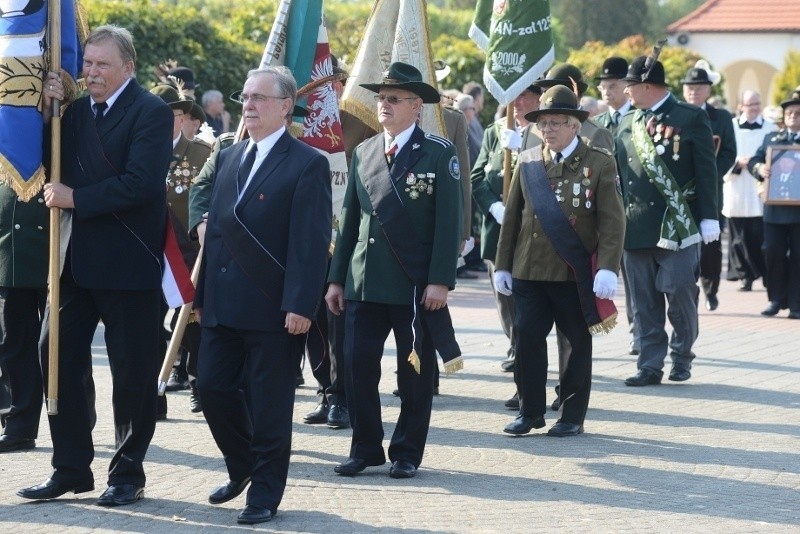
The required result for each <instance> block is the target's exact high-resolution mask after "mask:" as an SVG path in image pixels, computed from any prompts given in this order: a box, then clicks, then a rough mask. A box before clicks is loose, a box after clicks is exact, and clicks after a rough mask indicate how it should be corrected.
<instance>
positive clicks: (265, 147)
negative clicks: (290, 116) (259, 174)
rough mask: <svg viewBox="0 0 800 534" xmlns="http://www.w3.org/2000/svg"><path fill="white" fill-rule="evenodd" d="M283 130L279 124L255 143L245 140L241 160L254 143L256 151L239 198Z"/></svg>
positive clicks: (283, 127) (284, 128)
mask: <svg viewBox="0 0 800 534" xmlns="http://www.w3.org/2000/svg"><path fill="white" fill-rule="evenodd" d="M285 131H286V126H281V127H280V128H278V130H276V131H274V132H272V133H271V134H269V135H268V136H266V137H265V138H264V139H262V140H261V141H259V142H257V143H255V142H254V141H253V140H252V139H250V140H249V141H248V142H247V147H245V149H244V152H242V161H244V158H245V157H247V152H248V151H249V150H250V147H252V146H253V145H254V144H255V145H256V147H257V149H258V151H257V152H256V159H255V161H254V162H253V168H252V169H250V175H249V176H248V177H247V181H246V182H245V183H244V187H242V190H241V193H240V195H239V198H240V199H241V198H242V195H243V194H244V192H245V190H247V186H248V185H250V181H251V180H252V179H253V176H255V174H256V171H258V168H259V167H260V166H261V164H262V163H263V162H264V160H265V159H267V156H268V155H269V152H270V150H272V147H274V146H275V143H277V142H278V139H280V137H281V136H282V135H283V133H284V132H285Z"/></svg>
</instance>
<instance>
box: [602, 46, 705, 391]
mask: <svg viewBox="0 0 800 534" xmlns="http://www.w3.org/2000/svg"><path fill="white" fill-rule="evenodd" d="M625 81H626V82H628V85H627V87H626V89H625V91H626V92H627V93H628V96H629V97H630V99H631V102H632V103H633V106H634V107H635V108H637V110H636V112H634V113H628V114H627V115H625V116H624V117H623V118H622V123H621V124H620V127H619V132H618V133H617V154H616V155H617V162H618V164H619V170H620V178H621V182H622V190H623V193H624V200H625V215H626V217H627V221H628V228H630V229H633V230H632V231H629V232H628V233H627V234H626V235H625V254H624V258H623V261H624V262H625V270H626V272H627V275H628V281H629V282H630V290H631V293H632V297H633V303H634V306H633V308H634V314H635V320H636V323H637V324H638V325H639V327H640V329H641V330H640V331H641V352H640V353H639V358H638V361H637V367H638V372H637V373H636V375H634V376H631V377H630V378H628V379H627V380H625V384H626V385H628V386H647V385H650V384H660V383H661V378H662V376H663V371H662V369H663V367H664V360H665V359H666V357H667V351H668V350H669V353H670V357H671V358H672V370H671V371H670V374H669V379H670V380H672V381H676V382H682V381H685V380H688V379H689V378H690V377H691V371H690V369H691V367H692V360H694V358H695V354H694V353H693V352H692V346H693V345H694V342H695V341H696V340H697V334H698V317H697V299H698V293H699V290H698V288H697V280H698V277H699V261H700V246H699V243H700V242H701V241H703V242H705V243H711V242H712V241H715V240H717V239H719V233H720V229H719V221H718V219H717V217H718V215H719V209H718V207H717V202H718V199H717V189H718V187H717V166H716V163H715V156H714V143H713V141H712V137H711V126H710V124H709V120H708V114H706V113H705V112H704V111H702V110H701V109H698V108H697V107H695V106H692V105H690V104H685V103H682V102H678V100H677V99H676V98H675V97H674V96H672V94H671V93H670V92H669V91H668V90H667V84H666V81H665V76H664V65H663V64H662V63H661V62H660V61H658V60H657V59H656V58H654V57H652V56H650V57H645V56H640V57H638V58H636V59H635V60H634V61H633V63H631V65H630V67H629V68H628V75H627V76H626V77H625ZM667 317H668V318H669V321H670V323H671V324H672V327H673V332H672V335H671V337H670V336H668V335H667V332H666V329H665V323H666V320H667Z"/></svg>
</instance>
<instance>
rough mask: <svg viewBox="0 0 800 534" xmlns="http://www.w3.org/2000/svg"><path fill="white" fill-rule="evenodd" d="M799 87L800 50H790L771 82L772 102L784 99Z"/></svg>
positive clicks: (775, 102) (777, 102) (776, 102)
mask: <svg viewBox="0 0 800 534" xmlns="http://www.w3.org/2000/svg"><path fill="white" fill-rule="evenodd" d="M798 87H800V52H796V51H794V50H790V51H789V52H788V53H787V54H786V58H785V59H784V67H783V70H782V71H781V72H780V74H778V75H777V76H776V77H775V81H774V82H773V88H774V91H773V94H774V95H775V96H774V97H773V99H774V102H773V104H775V105H777V104H780V103H781V101H783V100H786V98H788V97H789V95H791V94H792V91H794V90H795V89H796V88H798Z"/></svg>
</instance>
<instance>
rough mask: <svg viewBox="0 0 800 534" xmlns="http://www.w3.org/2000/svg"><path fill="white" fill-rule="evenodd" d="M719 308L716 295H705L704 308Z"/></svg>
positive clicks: (712, 309)
mask: <svg viewBox="0 0 800 534" xmlns="http://www.w3.org/2000/svg"><path fill="white" fill-rule="evenodd" d="M717 308H719V299H718V298H717V296H716V295H706V309H707V310H708V311H714V310H716V309H717Z"/></svg>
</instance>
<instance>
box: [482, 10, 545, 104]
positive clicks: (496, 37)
mask: <svg viewBox="0 0 800 534" xmlns="http://www.w3.org/2000/svg"><path fill="white" fill-rule="evenodd" d="M487 20H488V25H487ZM550 25H551V19H550V2H549V0H494V2H492V0H478V4H477V6H476V7H475V17H474V19H473V23H472V27H471V28H470V32H469V36H470V38H471V39H472V40H473V41H475V43H476V44H477V45H478V46H480V47H481V48H482V49H484V51H485V52H486V65H485V66H484V69H483V83H484V85H485V86H486V88H487V89H488V90H489V92H490V93H492V96H494V97H495V98H496V99H497V101H498V102H499V103H500V105H502V106H507V105H508V104H510V103H511V101H512V100H514V99H515V98H516V97H517V96H519V95H520V94H521V93H522V91H524V90H525V88H526V87H528V86H529V85H531V84H532V83H533V82H534V81H535V80H536V79H537V78H539V77H540V76H542V75H543V74H544V73H545V71H546V70H547V69H548V68H549V67H550V65H552V64H553V59H554V57H555V52H554V50H553V35H552V30H551V27H550ZM487 36H488V41H487V39H486V37H487Z"/></svg>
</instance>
